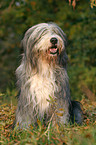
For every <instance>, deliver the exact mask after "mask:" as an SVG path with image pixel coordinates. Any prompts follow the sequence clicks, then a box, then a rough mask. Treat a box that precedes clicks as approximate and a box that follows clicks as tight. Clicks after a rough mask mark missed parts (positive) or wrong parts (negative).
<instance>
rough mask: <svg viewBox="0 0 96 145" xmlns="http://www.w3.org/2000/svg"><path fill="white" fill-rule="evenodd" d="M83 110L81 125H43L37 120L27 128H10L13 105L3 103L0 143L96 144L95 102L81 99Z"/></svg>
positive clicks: (0, 112)
mask: <svg viewBox="0 0 96 145" xmlns="http://www.w3.org/2000/svg"><path fill="white" fill-rule="evenodd" d="M81 103H82V105H83V111H84V123H83V124H82V126H78V125H76V124H74V125H68V126H58V125H56V126H55V127H52V126H51V125H50V127H49V125H48V126H47V127H45V126H43V125H42V124H41V122H40V121H38V126H37V127H33V126H30V129H28V130H18V129H17V128H14V129H12V124H13V122H14V119H15V109H16V107H15V106H13V105H8V104H3V105H1V106H0V118H1V122H0V128H1V131H0V134H1V137H0V143H1V144H2V145H3V144H4V145H5V144H8V145H13V144H16V145H19V144H20V145H22V144H23V145H25V144H26V145H27V144H28V145H30V144H34V145H48V144H52V145H57V144H60V145H62V144H65V145H67V144H78V145H82V144H84V145H90V144H94V145H95V144H96V118H95V117H96V102H91V103H90V101H88V100H86V99H84V98H83V99H82V101H81Z"/></svg>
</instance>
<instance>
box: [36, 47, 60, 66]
mask: <svg viewBox="0 0 96 145" xmlns="http://www.w3.org/2000/svg"><path fill="white" fill-rule="evenodd" d="M60 53H61V48H57V47H53V46H52V47H49V48H48V49H47V50H46V51H43V50H41V51H40V52H39V54H38V55H39V57H40V58H41V59H42V60H43V61H45V62H47V63H49V65H50V64H53V65H55V64H57V63H58V56H59V55H60Z"/></svg>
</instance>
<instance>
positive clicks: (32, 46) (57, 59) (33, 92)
mask: <svg viewBox="0 0 96 145" xmlns="http://www.w3.org/2000/svg"><path fill="white" fill-rule="evenodd" d="M66 43H67V41H66V35H65V33H64V32H63V31H62V29H61V28H60V27H58V26H57V25H56V24H54V23H41V24H38V25H35V26H33V27H31V28H30V29H29V30H28V31H27V32H26V33H25V36H24V39H23V40H22V46H23V48H24V54H23V58H22V62H21V65H20V66H19V67H18V68H17V70H16V75H17V79H18V81H17V85H18V88H19V92H20V94H19V97H18V107H17V112H16V124H19V126H20V128H24V127H25V128H26V127H28V126H29V125H30V124H33V125H35V124H36V123H37V120H41V121H42V122H44V124H47V123H48V121H50V120H51V121H52V122H53V124H54V123H58V124H66V123H68V122H69V121H70V120H71V121H72V122H74V121H75V122H76V123H81V122H82V111H81V108H80V104H79V102H76V101H71V97H70V89H69V82H68V75H67V71H66V63H67V54H66V49H65V47H66Z"/></svg>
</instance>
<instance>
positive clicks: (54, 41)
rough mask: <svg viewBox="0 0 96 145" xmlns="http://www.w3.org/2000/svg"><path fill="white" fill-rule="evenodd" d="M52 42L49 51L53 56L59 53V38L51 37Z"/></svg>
mask: <svg viewBox="0 0 96 145" xmlns="http://www.w3.org/2000/svg"><path fill="white" fill-rule="evenodd" d="M50 42H51V47H49V53H50V54H51V55H53V56H56V55H57V54H58V48H57V42H58V39H57V38H55V37H52V38H51V39H50Z"/></svg>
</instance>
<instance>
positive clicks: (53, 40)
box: [50, 37, 58, 44]
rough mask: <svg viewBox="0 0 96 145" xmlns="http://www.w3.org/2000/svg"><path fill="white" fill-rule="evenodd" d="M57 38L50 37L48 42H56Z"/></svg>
mask: <svg viewBox="0 0 96 145" xmlns="http://www.w3.org/2000/svg"><path fill="white" fill-rule="evenodd" d="M57 41H58V40H57V38H55V37H52V38H51V39H50V42H51V43H52V44H57Z"/></svg>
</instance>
